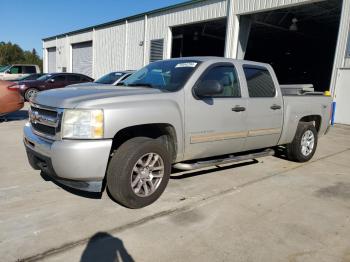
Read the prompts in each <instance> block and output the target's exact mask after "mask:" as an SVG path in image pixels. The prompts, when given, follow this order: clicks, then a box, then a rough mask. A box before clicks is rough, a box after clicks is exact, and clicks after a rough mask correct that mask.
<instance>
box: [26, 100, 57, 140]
mask: <svg viewBox="0 0 350 262" xmlns="http://www.w3.org/2000/svg"><path fill="white" fill-rule="evenodd" d="M61 118H62V111H61V110H60V109H53V108H46V107H43V106H39V105H34V104H32V105H31V107H30V112H29V121H30V123H31V125H32V129H33V132H34V133H36V134H37V135H39V136H43V137H46V138H49V139H53V140H56V139H58V138H59V133H60V129H61Z"/></svg>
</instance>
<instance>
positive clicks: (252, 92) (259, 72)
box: [243, 65, 276, 97]
mask: <svg viewBox="0 0 350 262" xmlns="http://www.w3.org/2000/svg"><path fill="white" fill-rule="evenodd" d="M243 70H244V74H245V77H246V79H247V86H248V92H249V97H275V95H276V88H275V84H274V82H273V79H272V77H271V74H270V72H269V71H268V70H267V68H264V67H260V66H249V65H245V66H243Z"/></svg>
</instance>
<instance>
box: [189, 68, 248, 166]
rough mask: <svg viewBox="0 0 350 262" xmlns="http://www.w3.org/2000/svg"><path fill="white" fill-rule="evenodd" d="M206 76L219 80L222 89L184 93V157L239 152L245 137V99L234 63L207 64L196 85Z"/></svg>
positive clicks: (206, 78) (196, 157)
mask: <svg viewBox="0 0 350 262" xmlns="http://www.w3.org/2000/svg"><path fill="white" fill-rule="evenodd" d="M206 80H215V81H218V82H219V83H220V84H221V85H222V86H223V92H222V93H221V94H219V95H215V96H213V97H206V98H195V97H194V95H193V94H192V93H189V94H186V100H187V101H186V113H185V114H186V121H185V123H186V125H185V126H186V132H185V134H186V137H185V146H186V150H185V152H186V153H185V159H198V158H205V157H211V156H217V155H224V154H229V153H235V152H239V151H241V150H242V149H243V146H244V142H245V140H246V137H247V128H246V107H247V100H246V98H244V97H242V92H241V87H240V82H239V79H238V74H237V71H236V68H235V65H234V64H233V63H219V64H214V65H212V66H210V67H209V68H208V69H207V70H206V71H204V73H203V74H202V76H201V77H200V79H199V80H198V81H197V83H196V84H195V86H196V85H197V84H199V83H200V82H202V81H206ZM187 92H188V91H187ZM191 92H192V90H191Z"/></svg>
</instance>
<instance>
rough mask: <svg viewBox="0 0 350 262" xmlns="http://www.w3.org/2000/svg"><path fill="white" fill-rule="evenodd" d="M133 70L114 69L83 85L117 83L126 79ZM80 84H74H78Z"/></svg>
mask: <svg viewBox="0 0 350 262" xmlns="http://www.w3.org/2000/svg"><path fill="white" fill-rule="evenodd" d="M134 72H135V71H133V70H127V71H116V72H111V73H108V74H106V75H104V76H102V77H100V78H98V79H97V80H95V81H94V82H92V83H89V84H84V86H87V85H88V86H96V85H114V86H116V85H118V83H120V82H122V81H124V80H125V79H127V78H128V77H129V76H130V75H132V74H133V73H134ZM80 85H82V84H75V85H74V86H80Z"/></svg>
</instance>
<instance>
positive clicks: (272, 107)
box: [270, 105, 282, 110]
mask: <svg viewBox="0 0 350 262" xmlns="http://www.w3.org/2000/svg"><path fill="white" fill-rule="evenodd" d="M270 108H271V109H272V110H279V109H281V108H282V107H281V106H279V105H272V106H271V107H270Z"/></svg>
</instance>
